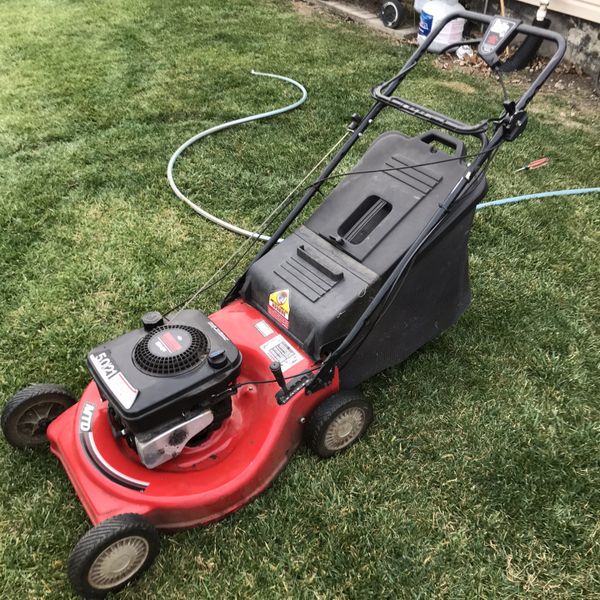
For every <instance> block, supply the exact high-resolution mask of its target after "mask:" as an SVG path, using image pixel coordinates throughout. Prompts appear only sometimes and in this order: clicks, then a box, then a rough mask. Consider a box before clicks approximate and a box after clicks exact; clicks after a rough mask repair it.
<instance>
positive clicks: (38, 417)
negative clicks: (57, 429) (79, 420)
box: [0, 383, 76, 448]
mask: <svg viewBox="0 0 600 600" xmlns="http://www.w3.org/2000/svg"><path fill="white" fill-rule="evenodd" d="M75 402H76V400H75V398H74V397H73V396H72V395H71V394H70V393H69V392H68V391H67V390H66V389H65V388H64V387H62V386H60V385H53V384H50V383H43V384H35V385H30V386H29V387H26V388H24V389H22V390H21V391H20V392H17V393H16V394H15V395H14V396H13V397H12V398H11V399H10V400H9V401H8V402H7V403H6V406H5V407H4V408H3V409H2V417H1V419H0V425H1V426H2V433H4V437H5V438H6V441H7V442H8V443H9V444H11V445H12V446H15V447H16V448H35V447H37V446H43V445H44V444H46V443H47V441H48V438H47V437H46V430H47V429H48V425H50V423H52V421H54V419H56V417H58V416H59V415H60V414H61V413H63V412H64V411H65V410H67V408H69V407H70V406H73V404H75Z"/></svg>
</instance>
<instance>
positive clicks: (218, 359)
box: [208, 350, 229, 369]
mask: <svg viewBox="0 0 600 600" xmlns="http://www.w3.org/2000/svg"><path fill="white" fill-rule="evenodd" d="M228 362H229V360H228V358H227V354H226V353H225V350H213V351H212V352H211V353H210V354H209V355H208V364H209V365H210V366H211V367H212V368H213V369H221V368H223V367H224V366H225V365H226V364H227V363H228Z"/></svg>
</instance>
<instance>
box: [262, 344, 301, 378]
mask: <svg viewBox="0 0 600 600" xmlns="http://www.w3.org/2000/svg"><path fill="white" fill-rule="evenodd" d="M260 349H261V350H262V351H263V352H264V353H265V354H266V355H267V356H268V357H269V358H270V359H271V360H272V361H278V362H279V363H280V364H281V370H282V371H283V372H285V371H287V370H288V369H289V368H290V367H293V366H294V365H295V364H297V363H299V362H300V361H301V360H302V355H301V354H300V353H299V352H297V351H296V350H295V349H294V348H293V347H292V346H291V345H290V344H289V343H288V342H287V341H286V339H285V338H284V337H283V336H282V335H276V336H275V337H274V338H272V339H270V340H269V341H268V342H265V343H264V344H263V345H262V346H261V347H260Z"/></svg>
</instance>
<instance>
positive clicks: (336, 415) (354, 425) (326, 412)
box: [306, 390, 373, 458]
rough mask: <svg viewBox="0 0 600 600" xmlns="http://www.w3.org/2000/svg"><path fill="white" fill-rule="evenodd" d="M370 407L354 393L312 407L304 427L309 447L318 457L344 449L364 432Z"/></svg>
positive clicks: (367, 425)
mask: <svg viewBox="0 0 600 600" xmlns="http://www.w3.org/2000/svg"><path fill="white" fill-rule="evenodd" d="M372 420H373V406H372V404H371V403H370V402H369V401H368V400H367V399H366V398H365V397H364V396H363V395H362V394H361V393H360V392H359V391H357V390H349V391H343V392H339V393H337V394H334V395H333V396H330V397H329V398H326V399H325V400H323V402H321V404H319V405H318V406H317V408H315V410H314V411H313V413H312V415H311V416H310V419H309V421H308V423H307V428H306V443H307V445H308V447H309V448H310V449H311V450H312V451H313V452H314V453H315V454H317V455H318V456H320V457H321V458H329V457H330V456H333V455H334V454H337V453H338V452H342V450H346V448H349V447H350V446H351V445H352V444H354V443H355V442H356V441H358V440H359V439H360V438H361V437H362V435H363V434H364V433H365V432H366V431H367V429H368V428H369V425H370V424H371V421H372Z"/></svg>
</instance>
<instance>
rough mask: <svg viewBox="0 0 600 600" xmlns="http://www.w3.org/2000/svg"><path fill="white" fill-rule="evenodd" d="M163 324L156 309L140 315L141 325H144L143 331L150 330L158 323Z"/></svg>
mask: <svg viewBox="0 0 600 600" xmlns="http://www.w3.org/2000/svg"><path fill="white" fill-rule="evenodd" d="M163 324H164V319H163V316H162V315H161V314H160V313H159V312H158V311H157V310H152V311H150V312H147V313H146V314H145V315H144V316H143V317H142V325H143V326H144V331H152V330H153V329H154V328H155V327H158V326H159V325H163Z"/></svg>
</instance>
